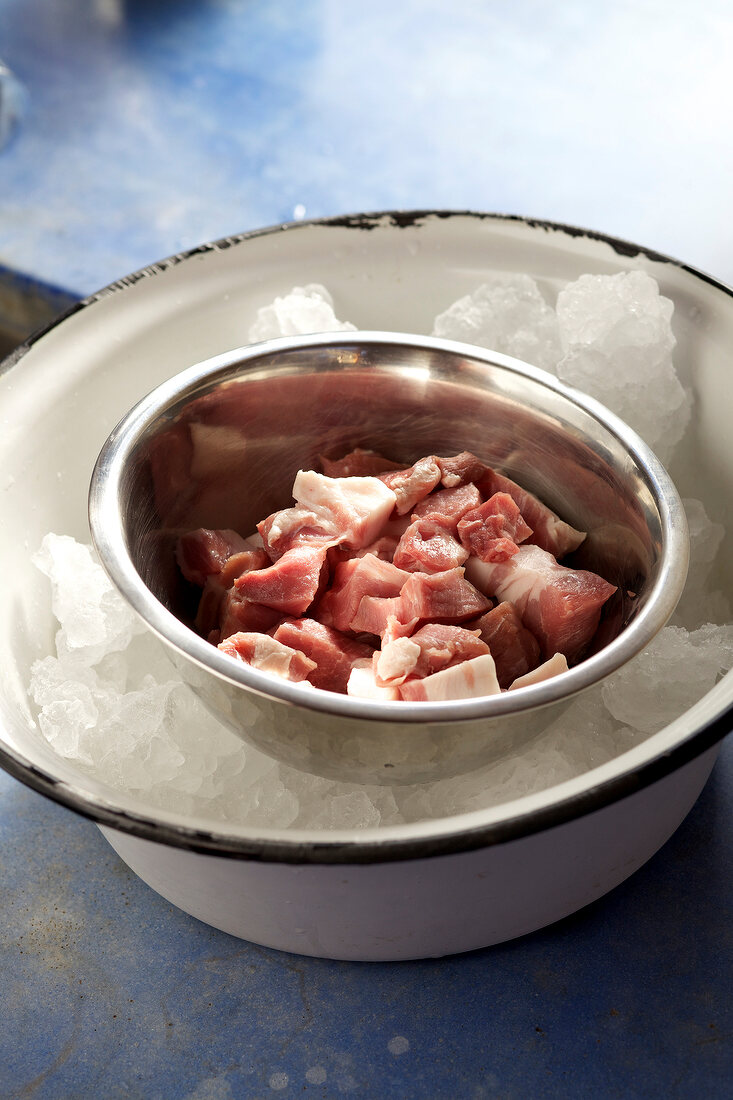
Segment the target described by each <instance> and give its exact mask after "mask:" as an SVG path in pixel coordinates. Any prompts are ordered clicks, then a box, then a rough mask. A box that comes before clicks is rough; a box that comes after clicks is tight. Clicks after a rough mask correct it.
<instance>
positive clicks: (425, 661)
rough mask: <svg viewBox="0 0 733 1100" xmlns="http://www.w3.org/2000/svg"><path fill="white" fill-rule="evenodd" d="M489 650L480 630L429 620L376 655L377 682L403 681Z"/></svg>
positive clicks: (427, 674)
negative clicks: (480, 634)
mask: <svg viewBox="0 0 733 1100" xmlns="http://www.w3.org/2000/svg"><path fill="white" fill-rule="evenodd" d="M488 652H489V647H488V646H487V645H486V643H485V642H483V641H481V639H480V638H479V637H478V632H474V631H472V630H466V629H465V627H462V626H452V625H450V624H448V623H426V625H425V626H423V627H421V628H420V629H419V630H418V631H416V632H415V633H414V634H412V635H411V636H410V637H409V638H396V639H394V640H391V641H389V642H388V643H387V644H386V645H385V642H384V640H383V641H382V649H381V651H380V652H379V653H378V654H377V655H376V657H375V665H376V679H377V683H378V684H400V683H403V681H404V680H406V679H407V678H408V677H417V678H419V679H421V678H422V677H424V676H432V675H433V673H435V672H440V670H441V669H443V668H448V667H450V666H451V665H455V664H459V663H460V662H461V661H468V660H471V659H472V658H473V657H480V656H481V655H482V654H484V653H488Z"/></svg>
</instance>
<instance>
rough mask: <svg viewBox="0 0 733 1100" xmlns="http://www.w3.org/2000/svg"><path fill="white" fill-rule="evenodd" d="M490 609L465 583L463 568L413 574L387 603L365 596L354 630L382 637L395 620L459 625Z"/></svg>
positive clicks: (482, 598)
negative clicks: (443, 571)
mask: <svg viewBox="0 0 733 1100" xmlns="http://www.w3.org/2000/svg"><path fill="white" fill-rule="evenodd" d="M469 560H470V559H469ZM489 606H490V603H489V600H487V599H486V597H485V596H483V595H482V594H481V593H480V592H479V591H477V589H476V588H475V587H474V586H473V585H472V584H469V582H468V581H467V580H466V579H465V577H464V575H463V569H462V568H461V567H458V568H457V569H448V570H446V572H445V573H432V574H429V573H410V575H409V579H408V580H406V581H405V583H404V585H403V586H402V589H401V590H400V594H399V596H393V597H390V598H386V599H380V598H379V597H376V596H365V597H364V598H363V599H362V600H361V602H360V604H359V609H358V611H357V613H356V615H355V616H354V618H353V619H352V623H351V629H352V630H354V631H356V632H357V633H358V632H360V631H364V632H365V633H368V634H380V635H381V634H383V633H384V631H385V630H386V628H387V623H388V620H389V619H390V617H392V616H394V617H395V618H396V619H398V620H399V622H401V623H410V622H411V621H412V620H415V621H416V622H417V621H422V622H434V621H436V620H439V621H442V622H454V623H458V622H463V621H464V620H465V619H473V618H475V617H476V616H477V615H481V614H482V613H483V612H484V611H486V610H487V609H488V608H489Z"/></svg>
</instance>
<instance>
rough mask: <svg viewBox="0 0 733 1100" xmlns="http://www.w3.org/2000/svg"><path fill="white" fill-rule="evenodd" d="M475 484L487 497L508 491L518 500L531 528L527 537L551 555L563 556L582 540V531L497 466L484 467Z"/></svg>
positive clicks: (583, 535) (574, 548)
mask: <svg viewBox="0 0 733 1100" xmlns="http://www.w3.org/2000/svg"><path fill="white" fill-rule="evenodd" d="M478 487H479V489H480V490H481V492H482V493H483V494H484V496H486V497H490V496H493V494H494V493H508V494H509V496H510V497H511V498H512V499H513V500H514V502H515V503H516V504H517V506H518V508H519V510H520V512H521V513H522V516H523V518H524V521H525V523H527V524H528V525H529V526H530V527H531V528H532V534H531V535H530V536H529V539H528V541H529V542H531V543H533V544H534V545H535V546H539V547H541V548H542V549H543V550H547V551H548V553H550V554H553V555H554V557H556V558H564V557H565V555H566V554H570V553H571V552H572V551H573V550H577V549H578V547H579V546H580V544H581V542H583V540H584V538H585V532H584V531H578V530H576V529H575V527H571V526H570V524H569V523H565V521H564V520H562V519H560V517H559V516H557V515H556V514H555V513H554V512H553V511H552V509H551V508H548V507H547V505H546V504H543V503H542V501H541V500H538V498H537V497H536V496H535V495H534V494H533V493H530V492H528V491H527V490H526V489H523V488H522V486H521V485H517V483H516V482H515V481H512V480H511V479H510V478H508V477H504V475H503V474H499V473H497V472H496V470H491V469H488V468H487V469H486V472H485V474H484V476H483V477H482V478H481V480H480V482H479V486H478Z"/></svg>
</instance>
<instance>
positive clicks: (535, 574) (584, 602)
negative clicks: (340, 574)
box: [400, 543, 616, 664]
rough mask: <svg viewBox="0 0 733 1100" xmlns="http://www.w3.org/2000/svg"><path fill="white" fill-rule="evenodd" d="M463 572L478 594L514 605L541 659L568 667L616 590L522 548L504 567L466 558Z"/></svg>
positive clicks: (534, 548) (541, 552)
mask: <svg viewBox="0 0 733 1100" xmlns="http://www.w3.org/2000/svg"><path fill="white" fill-rule="evenodd" d="M466 573H467V575H468V576H469V577H470V579H471V581H472V582H473V583H474V584H475V585H476V587H477V588H479V589H481V591H482V592H485V593H486V594H487V595H490V596H496V597H497V598H498V599H499V600H508V601H509V602H510V603H513V604H514V606H515V608H516V609H517V612H518V613H519V616H520V617H521V620H522V622H523V623H524V625H525V626H526V627H527V629H528V630H530V631H531V632H532V633H533V634H534V636H535V637H536V638H537V641H538V642H539V643H540V649H541V650H542V655H543V656H544V657H545V658H548V657H551V656H553V654H555V653H563V654H564V655H565V657H566V658H567V660H568V662H569V663H570V664H572V663H573V662H574V661H576V660H578V659H579V658H580V656H581V654H582V652H583V650H584V649H585V648H586V646H587V645H588V643H589V642H590V640H591V638H592V637H593V634H594V633H595V631H596V628H597V626H598V622H599V620H600V616H601V610H602V608H603V605H604V604H605V602H606V601H607V600H608V599H609V598H610V597H611V596H612V595H613V593H614V592H615V591H616V589H615V587H614V586H613V585H612V584H609V583H608V581H605V580H604V579H603V578H602V577H599V576H598V575H597V574H596V573H591V572H590V571H588V570H585V569H568V568H566V567H565V566H562V565H558V563H557V562H556V561H555V559H554V557H553V556H552V554H550V553H548V552H547V551H546V550H542V549H541V548H540V547H539V546H530V545H527V544H526V543H525V544H524V545H522V546H520V547H519V549H518V550H517V553H516V554H515V555H514V557H512V558H509V560H508V561H505V562H482V561H480V559H479V558H473V557H472V558H469V559H468V561H467V563H466ZM400 598H401V597H400Z"/></svg>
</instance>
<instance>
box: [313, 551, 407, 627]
mask: <svg viewBox="0 0 733 1100" xmlns="http://www.w3.org/2000/svg"><path fill="white" fill-rule="evenodd" d="M408 577H409V573H407V572H406V571H405V570H403V569H398V568H397V567H396V566H395V565H393V564H392V562H389V561H383V560H382V559H381V558H377V557H375V555H374V554H365V555H364V557H362V558H351V559H349V560H348V561H344V562H340V563H339V564H338V565H337V566H336V569H335V572H334V576H333V580H332V582H331V586H330V588H329V590H328V592H326V594H325V595H324V597H323V599H322V600H321V602H320V605H319V608H318V618H319V619H320V620H321V621H322V622H330V623H332V624H333V626H335V627H336V629H337V630H342V631H343V630H351V629H353V627H352V625H351V624H352V622H353V619H354V617H355V615H356V613H357V611H358V609H359V604H360V603H361V601H362V599H363V598H364V596H379V597H384V596H397V595H399V592H400V590H401V588H402V585H403V584H404V583H405V581H406V580H407V578H408Z"/></svg>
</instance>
